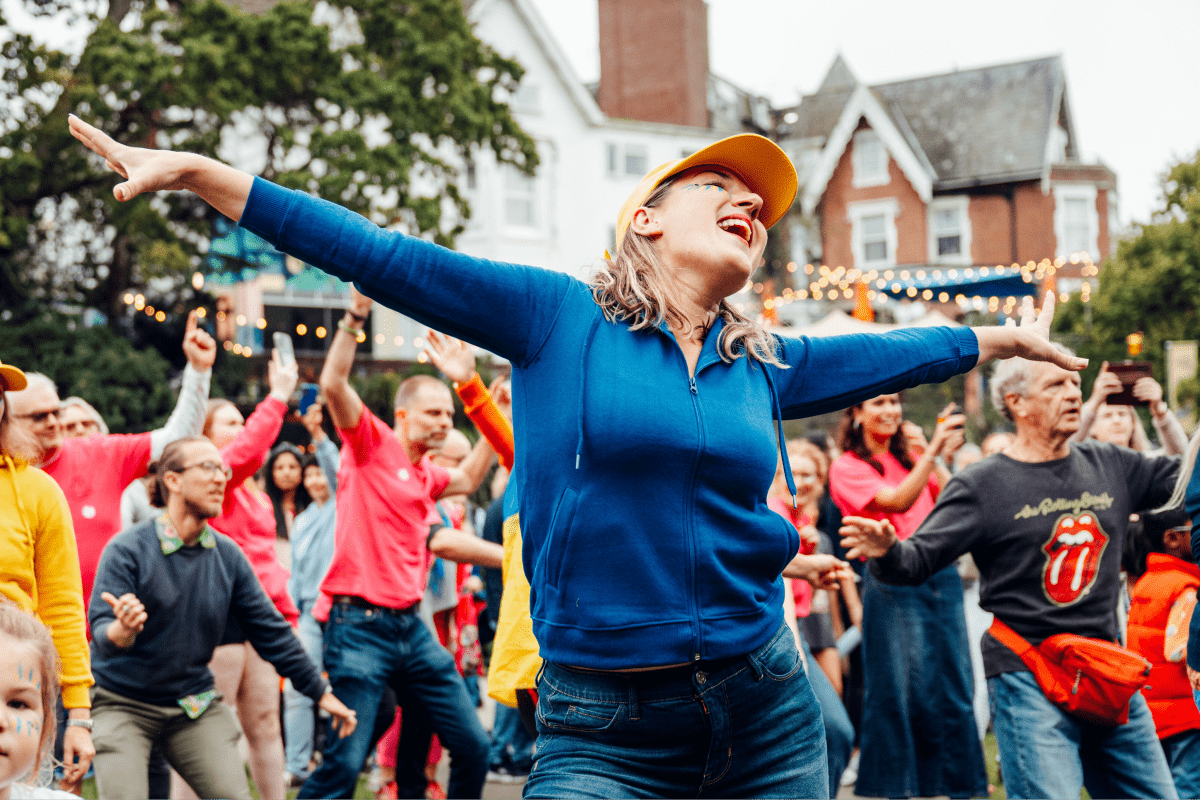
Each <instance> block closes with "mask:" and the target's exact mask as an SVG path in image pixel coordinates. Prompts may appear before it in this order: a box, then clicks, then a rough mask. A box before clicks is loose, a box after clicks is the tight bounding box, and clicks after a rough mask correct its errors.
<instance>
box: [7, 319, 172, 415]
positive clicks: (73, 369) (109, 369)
mask: <svg viewBox="0 0 1200 800" xmlns="http://www.w3.org/2000/svg"><path fill="white" fill-rule="evenodd" d="M182 340H183V333H182V330H180V335H179V337H178V338H177V339H175V345H176V350H177V352H178V351H179V348H178V345H179V343H180V342H181V341H182ZM0 353H3V354H4V361H5V363H8V364H13V365H14V366H17V367H20V368H22V369H26V370H30V371H36V372H41V373H43V374H45V375H46V376H47V377H48V378H50V379H51V380H52V381H54V383H55V384H56V385H57V386H58V392H59V396H60V397H69V396H71V395H79V396H80V397H82V398H84V399H85V400H87V401H88V402H89V403H91V404H92V405H93V406H95V407H96V410H97V411H99V412H100V415H101V416H103V417H104V421H105V422H106V423H107V424H108V427H109V430H111V431H112V432H113V433H133V432H141V431H148V430H153V429H154V428H157V427H160V426H161V425H162V424H163V423H165V422H166V420H167V417H168V416H170V413H171V409H172V408H174V406H175V397H174V393H173V392H172V391H171V388H170V386H169V380H168V379H169V376H170V372H171V364H170V363H169V362H168V361H167V360H166V359H165V358H163V357H162V356H161V355H159V353H158V352H157V351H156V350H154V349H152V348H147V349H145V350H137V349H134V347H133V345H132V344H130V342H129V341H128V340H127V339H124V338H122V337H120V336H118V335H117V334H115V333H113V331H111V330H110V329H109V328H107V327H104V326H97V327H92V328H82V327H79V326H78V322H77V320H76V319H74V318H72V317H69V316H65V315H63V314H59V313H57V312H54V311H50V310H46V309H42V310H40V311H39V310H34V309H33V308H32V305H29V306H26V307H25V308H24V309H22V311H21V312H19V313H16V314H13V313H11V312H5V314H4V322H3V324H0ZM179 358H180V360H181V361H182V360H183V355H182V353H180V356H179Z"/></svg>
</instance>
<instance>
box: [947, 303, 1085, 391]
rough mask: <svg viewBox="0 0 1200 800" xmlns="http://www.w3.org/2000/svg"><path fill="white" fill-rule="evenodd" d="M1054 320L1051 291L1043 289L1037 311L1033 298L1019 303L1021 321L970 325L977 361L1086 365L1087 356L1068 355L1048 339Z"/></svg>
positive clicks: (1076, 367) (1075, 367)
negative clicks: (979, 325)
mask: <svg viewBox="0 0 1200 800" xmlns="http://www.w3.org/2000/svg"><path fill="white" fill-rule="evenodd" d="M1053 320H1054V293H1053V292H1046V299H1045V301H1044V302H1043V303H1042V310H1041V311H1040V312H1038V311H1036V310H1035V309H1034V306H1033V300H1032V298H1026V300H1025V302H1024V303H1023V304H1022V306H1021V324H1020V325H1015V324H1013V322H1012V320H1009V324H1007V325H1004V326H1002V327H1001V326H988V327H981V328H972V329H971V330H973V331H974V332H975V336H976V337H977V338H978V340H979V362H978V364H983V363H984V362H986V361H990V360H991V359H993V358H1027V359H1029V360H1030V361H1049V362H1050V363H1052V364H1057V365H1058V366H1060V367H1062V368H1063V369H1069V370H1071V371H1073V372H1078V371H1079V370H1081V369H1084V368H1085V367H1087V364H1088V361H1087V359H1086V358H1080V357H1079V356H1071V355H1067V354H1066V353H1064V352H1062V351H1061V350H1059V349H1058V348H1057V347H1055V346H1054V345H1053V344H1051V343H1050V323H1051V322H1053Z"/></svg>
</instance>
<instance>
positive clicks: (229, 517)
mask: <svg viewBox="0 0 1200 800" xmlns="http://www.w3.org/2000/svg"><path fill="white" fill-rule="evenodd" d="M286 413H287V404H286V403H284V402H283V401H281V400H277V399H276V398H274V397H268V398H267V399H266V400H263V401H262V402H261V403H259V404H258V407H257V408H255V409H254V413H253V414H251V415H250V418H249V419H247V420H246V427H244V428H242V430H241V433H239V434H238V435H237V437H236V438H235V439H234V440H233V441H232V442H230V443H229V444H227V445H225V446H224V447H223V448H221V458H222V459H224V461H225V466H227V467H229V469H231V470H232V471H233V477H232V478H230V479H229V483H228V484H226V486H225V502H224V504H223V505H222V506H221V516H219V517H215V518H214V519H211V520H209V522H208V524H209V525H212V526H213V528H215V529H216V530H218V531H220V532H221V533H223V534H225V535H226V536H228V537H229V538H230V539H233V540H234V541H235V542H237V543H238V547H241V548H242V552H243V553H245V554H246V558H247V559H248V560H249V561H250V566H251V567H253V569H254V574H255V575H257V576H258V582H259V583H261V584H262V587H263V589H265V590H266V592H267V596H268V597H270V598H271V601H272V602H273V603H275V608H277V609H279V613H280V614H283V617H284V619H286V620H287V621H288V622H290V623H292V624H293V625H294V624H296V623H297V622H298V621H299V620H300V611H299V610H298V609H297V608H296V604H295V603H293V602H292V598H291V596H289V595H288V591H287V585H288V578H289V577H290V574H289V573H288V571H287V570H286V569H284V567H283V565H282V564H280V563H279V559H278V558H277V557H276V556H275V510H274V508H273V507H272V506H271V498H269V497H267V496H266V495H265V494H264V493H263V492H261V491H259V489H258V487H257V486H255V485H254V473H255V472H258V468H259V467H261V466H262V465H263V462H264V461H266V459H267V453H269V452H270V450H271V445H273V444H275V440H276V439H278V438H279V431H280V430H281V429H282V428H283V416H284V414H286Z"/></svg>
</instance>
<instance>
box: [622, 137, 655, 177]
mask: <svg viewBox="0 0 1200 800" xmlns="http://www.w3.org/2000/svg"><path fill="white" fill-rule="evenodd" d="M649 162H650V160H649V158H648V157H647V156H646V148H644V147H637V146H635V145H629V146H627V147H626V148H625V174H626V175H636V176H637V177H639V178H640V177H642V176H643V175H645V174H646V173H647V172H649V171H650V163H649Z"/></svg>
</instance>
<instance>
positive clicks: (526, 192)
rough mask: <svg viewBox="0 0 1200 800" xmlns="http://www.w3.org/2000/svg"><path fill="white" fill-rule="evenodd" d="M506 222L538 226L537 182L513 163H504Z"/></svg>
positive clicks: (530, 226) (523, 225)
mask: <svg viewBox="0 0 1200 800" xmlns="http://www.w3.org/2000/svg"><path fill="white" fill-rule="evenodd" d="M504 222H505V223H506V224H508V225H512V226H514V227H518V228H534V227H537V222H538V220H537V182H536V181H535V180H534V179H533V178H531V177H529V176H528V175H526V174H525V173H524V172H521V170H519V169H517V168H516V167H514V166H513V165H511V164H505V165H504Z"/></svg>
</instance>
